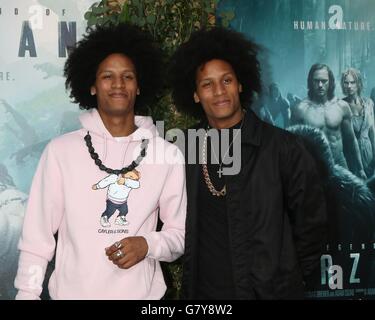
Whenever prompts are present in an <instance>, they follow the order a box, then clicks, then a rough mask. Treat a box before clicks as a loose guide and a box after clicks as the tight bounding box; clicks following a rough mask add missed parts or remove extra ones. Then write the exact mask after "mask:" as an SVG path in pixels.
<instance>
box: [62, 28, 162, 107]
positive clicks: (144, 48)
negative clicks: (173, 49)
mask: <svg viewBox="0 0 375 320" xmlns="http://www.w3.org/2000/svg"><path fill="white" fill-rule="evenodd" d="M114 53H119V54H123V55H125V56H127V57H128V58H129V59H130V60H131V61H132V62H133V64H134V66H135V69H136V76H137V82H138V86H139V88H140V89H141V94H140V95H139V96H138V97H137V99H136V102H135V106H134V110H135V113H137V114H143V113H145V111H146V110H147V109H146V107H147V106H148V105H150V104H151V103H152V101H153V99H154V98H155V96H156V94H157V93H158V90H159V89H160V88H161V87H162V84H163V83H162V79H164V77H162V63H163V57H162V53H161V51H160V50H159V48H158V46H157V45H156V44H155V42H154V41H153V40H152V38H151V36H150V35H149V34H147V33H146V32H144V31H142V30H141V29H139V28H138V27H136V26H133V25H129V24H124V23H121V24H119V25H117V26H115V25H110V26H106V27H102V26H97V27H96V28H95V29H89V31H88V33H87V34H86V35H84V36H83V38H82V40H80V41H79V42H78V43H77V46H76V48H74V49H73V50H72V52H71V53H70V55H69V57H68V59H67V61H66V63H65V67H64V76H65V77H66V82H65V86H66V89H67V90H69V89H70V97H71V98H72V99H73V102H74V103H78V104H79V106H80V108H81V109H86V110H89V109H92V108H97V100H96V96H92V95H91V94H90V88H91V86H92V85H93V84H94V83H95V80H96V72H97V70H98V67H99V64H100V63H101V62H102V61H103V60H104V59H105V58H106V57H108V56H109V55H111V54H114Z"/></svg>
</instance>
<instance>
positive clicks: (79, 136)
mask: <svg viewBox="0 0 375 320" xmlns="http://www.w3.org/2000/svg"><path fill="white" fill-rule="evenodd" d="M83 138H84V132H83V130H82V129H80V130H76V131H72V132H68V133H65V134H63V135H61V136H57V137H54V138H52V139H51V140H50V141H49V142H48V144H47V146H46V148H45V151H46V152H52V153H61V152H64V153H66V152H69V151H72V150H76V149H75V146H76V145H80V144H81V145H85V141H84V140H83Z"/></svg>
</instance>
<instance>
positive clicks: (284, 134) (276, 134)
mask: <svg viewBox="0 0 375 320" xmlns="http://www.w3.org/2000/svg"><path fill="white" fill-rule="evenodd" d="M297 140H298V137H297V136H296V135H295V134H293V133H291V132H289V131H287V130H285V129H282V128H278V127H275V126H273V125H271V124H269V123H266V122H263V124H262V141H263V143H265V144H268V143H272V145H274V146H272V147H274V148H276V149H285V150H286V149H288V148H290V147H291V146H293V145H295V144H297Z"/></svg>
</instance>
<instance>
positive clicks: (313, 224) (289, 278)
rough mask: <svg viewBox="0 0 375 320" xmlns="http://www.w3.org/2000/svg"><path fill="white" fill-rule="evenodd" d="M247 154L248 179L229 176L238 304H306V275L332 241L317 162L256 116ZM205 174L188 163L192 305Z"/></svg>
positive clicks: (247, 126)
mask: <svg viewBox="0 0 375 320" xmlns="http://www.w3.org/2000/svg"><path fill="white" fill-rule="evenodd" d="M191 147H193V146H189V147H188V148H191ZM241 148H242V149H241V158H242V159H241V171H240V173H239V174H237V175H233V176H226V187H227V195H226V203H227V210H228V221H229V222H228V224H229V239H230V240H229V241H230V248H231V256H230V257H228V258H229V259H231V260H232V266H233V273H234V274H233V279H234V284H235V292H236V297H235V298H236V299H288V298H303V290H304V282H303V280H304V277H306V276H308V275H309V274H310V273H311V272H312V271H313V269H314V267H315V266H316V265H317V263H318V262H319V258H320V254H321V252H322V248H323V244H324V243H325V240H326V239H325V235H326V206H325V199H324V195H323V189H322V187H321V185H320V181H319V179H318V175H317V172H316V168H315V163H314V161H313V160H312V158H311V156H310V154H309V153H308V152H307V151H306V150H305V149H304V147H303V146H302V143H300V142H299V140H298V138H297V137H296V136H294V135H292V134H290V133H288V132H286V131H284V130H281V129H278V128H275V127H273V126H271V125H269V124H267V123H265V122H263V121H261V120H260V119H258V118H257V116H256V115H255V114H254V113H253V112H251V111H248V112H247V113H246V115H245V120H244V124H243V128H242V132H241ZM191 151H192V149H190V150H188V151H187V152H191ZM186 155H187V154H186ZM200 174H202V169H201V166H200V165H199V164H188V161H186V181H187V195H188V204H187V210H188V211H187V219H186V238H185V241H186V242H185V255H184V268H183V280H182V292H183V293H182V297H183V298H185V299H194V298H196V288H197V281H196V279H197V257H198V247H197V246H198V245H197V244H198V236H199V235H198V231H197V225H198V219H199V211H198V207H197V205H198V204H197V199H198V195H197V191H198V183H199V175H200ZM223 276H225V275H223Z"/></svg>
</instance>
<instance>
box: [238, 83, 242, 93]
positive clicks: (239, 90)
mask: <svg viewBox="0 0 375 320" xmlns="http://www.w3.org/2000/svg"><path fill="white" fill-rule="evenodd" d="M238 92H239V93H241V92H242V84H241V83H240V85H239V86H238Z"/></svg>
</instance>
